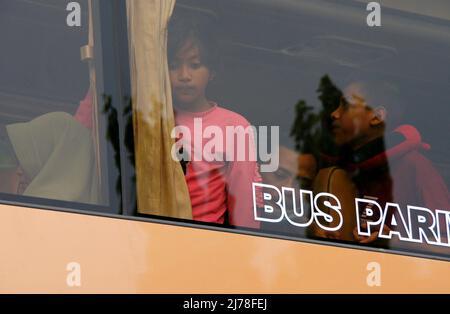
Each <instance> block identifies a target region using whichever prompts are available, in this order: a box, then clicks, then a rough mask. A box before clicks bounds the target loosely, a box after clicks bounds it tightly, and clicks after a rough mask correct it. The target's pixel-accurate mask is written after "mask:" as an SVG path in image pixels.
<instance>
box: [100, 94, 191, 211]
mask: <svg viewBox="0 0 450 314" xmlns="http://www.w3.org/2000/svg"><path fill="white" fill-rule="evenodd" d="M103 98H104V107H103V113H104V114H106V116H107V124H108V125H107V129H106V138H107V140H108V141H109V142H110V143H111V146H112V148H113V150H114V163H115V166H116V168H117V169H118V172H119V176H118V178H117V181H116V191H117V193H118V195H122V196H123V193H121V191H122V183H121V182H122V175H124V176H126V177H130V179H129V183H127V182H125V184H126V185H125V187H124V188H126V189H127V191H126V195H128V198H129V199H128V200H125V204H126V206H127V207H128V208H132V209H133V212H134V214H137V203H136V170H135V169H136V161H135V150H134V128H133V108H132V102H131V99H130V98H129V97H127V98H126V99H124V103H126V104H127V105H126V106H125V107H124V109H123V113H122V117H123V120H122V121H123V122H124V124H125V125H124V129H125V131H124V147H125V149H126V154H127V159H128V162H126V165H125V169H126V173H125V174H122V171H121V170H122V168H121V165H120V140H119V138H120V137H119V134H120V133H119V120H118V118H119V117H118V113H117V109H116V108H114V106H112V103H111V101H112V100H111V97H110V96H107V95H105V96H104V97H103ZM179 153H180V155H183V151H182V148H181V149H180V152H179ZM180 163H181V166H182V169H183V172H184V173H185V174H186V167H187V163H188V162H187V161H184V160H181V162H180ZM120 202H121V204H120V208H122V205H123V202H124V200H123V199H121V201H120Z"/></svg>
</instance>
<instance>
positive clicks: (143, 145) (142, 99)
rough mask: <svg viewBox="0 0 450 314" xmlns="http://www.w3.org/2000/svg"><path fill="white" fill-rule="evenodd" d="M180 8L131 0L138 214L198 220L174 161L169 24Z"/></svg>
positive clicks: (156, 0) (162, 1)
mask: <svg viewBox="0 0 450 314" xmlns="http://www.w3.org/2000/svg"><path fill="white" fill-rule="evenodd" d="M174 6H175V0H127V14H128V33H129V45H130V62H131V64H130V68H131V83H132V103H133V128H134V140H135V151H136V180H137V182H136V185H137V199H138V212H139V213H144V214H152V215H161V216H167V217H175V218H185V219H192V209H191V203H190V198H189V192H188V188H187V185H186V181H185V179H184V174H183V171H182V168H181V166H180V164H179V162H178V161H175V160H173V159H172V157H171V149H172V145H173V144H174V140H173V139H172V138H171V137H170V133H171V131H172V129H173V128H174V126H175V118H174V114H173V107H172V94H171V90H170V79H169V70H168V65H167V24H168V21H169V19H170V16H171V14H172V12H173V9H174Z"/></svg>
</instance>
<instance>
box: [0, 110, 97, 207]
mask: <svg viewBox="0 0 450 314" xmlns="http://www.w3.org/2000/svg"><path fill="white" fill-rule="evenodd" d="M6 134H7V137H5V136H3V141H2V142H3V168H2V169H0V170H1V171H2V172H3V174H4V175H5V173H6V175H9V177H10V183H9V186H8V188H9V191H8V189H7V188H5V187H4V190H7V191H6V192H16V193H20V194H23V195H25V196H33V197H39V198H46V199H54V200H62V201H72V202H80V203H90V204H97V203H99V191H98V178H97V174H96V167H95V154H94V147H93V143H92V137H91V132H90V131H89V129H87V128H86V127H84V126H83V125H82V124H81V123H80V122H78V121H77V120H76V119H75V118H74V117H73V116H71V115H70V114H68V113H64V112H53V113H48V114H45V115H42V116H40V117H38V118H36V119H34V120H32V121H30V122H24V123H16V124H11V125H8V126H6ZM5 139H6V140H8V141H9V142H10V144H8V143H7V141H6V140H5ZM11 151H13V153H14V154H12V153H11ZM0 159H1V158H0ZM1 166H2V164H1V160H0V167H1ZM14 190H15V191H14Z"/></svg>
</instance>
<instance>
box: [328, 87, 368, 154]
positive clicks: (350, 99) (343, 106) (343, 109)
mask: <svg viewBox="0 0 450 314" xmlns="http://www.w3.org/2000/svg"><path fill="white" fill-rule="evenodd" d="M331 118H332V120H333V122H332V132H333V135H334V140H335V142H336V144H337V145H338V146H341V145H345V144H346V145H350V146H351V147H354V148H357V147H358V146H359V145H360V144H361V143H360V142H361V141H363V139H364V138H365V137H366V136H367V133H368V130H369V129H370V120H371V118H372V110H371V108H370V107H368V106H367V99H366V97H365V95H364V92H363V89H362V87H361V85H360V84H358V83H353V84H350V85H349V86H348V87H347V88H346V89H345V90H344V96H343V97H342V98H341V102H340V104H339V107H338V108H337V109H336V110H335V111H333V113H332V114H331Z"/></svg>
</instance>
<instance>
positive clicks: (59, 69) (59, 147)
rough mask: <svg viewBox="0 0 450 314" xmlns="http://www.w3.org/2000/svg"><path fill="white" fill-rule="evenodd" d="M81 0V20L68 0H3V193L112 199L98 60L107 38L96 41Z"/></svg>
mask: <svg viewBox="0 0 450 314" xmlns="http://www.w3.org/2000/svg"><path fill="white" fill-rule="evenodd" d="M77 3H79V4H80V7H79V9H80V10H81V11H80V18H81V19H80V20H79V24H78V22H77V21H76V20H74V21H72V22H74V23H76V24H77V25H72V24H70V23H69V22H70V21H69V18H67V21H66V17H67V16H68V14H69V11H67V10H66V6H67V3H65V2H61V1H53V0H39V1H38V0H32V1H22V0H18V1H2V2H1V4H0V38H1V41H2V48H1V49H0V68H1V71H0V176H1V180H0V182H1V183H0V192H1V193H2V194H1V195H2V196H1V199H2V200H6V201H18V202H25V203H38V204H44V203H45V204H53V205H57V206H63V207H66V206H68V207H73V206H72V205H69V203H68V202H71V203H82V204H91V205H102V206H105V205H106V206H109V205H110V192H111V191H110V188H109V181H110V179H109V174H108V172H109V171H110V169H109V167H108V164H109V165H111V163H110V162H109V159H110V157H109V156H108V155H109V154H108V149H107V144H106V136H105V133H106V131H105V129H104V128H105V127H106V125H105V123H104V120H105V119H104V116H103V114H102V111H103V110H104V111H105V112H107V109H108V108H107V107H106V104H107V102H105V106H103V99H102V97H100V96H101V95H102V93H103V92H102V77H101V73H97V72H98V71H97V67H98V64H99V63H100V62H97V63H96V61H98V60H94V59H93V55H94V53H93V51H94V44H96V45H97V47H98V45H101V44H100V38H98V43H94V41H93V35H92V34H93V33H92V29H93V27H94V26H93V24H92V21H89V18H88V17H89V13H90V12H91V13H92V10H91V8H89V6H88V1H79V2H77ZM69 24H70V25H69ZM90 28H91V33H90V31H89V29H90ZM80 51H81V53H80ZM99 51H101V50H99ZM96 73H97V77H96V75H95V74H96ZM100 99H102V101H100V102H99V103H100V105H96V103H97V100H100ZM105 99H107V97H106V98H105ZM102 106H103V107H104V108H102ZM114 183H115V182H114ZM112 192H114V190H113V191H112ZM119 192H120V191H119ZM46 200H51V201H57V202H58V201H59V203H54V202H53V203H52V202H47V201H46ZM76 208H80V206H77V207H76Z"/></svg>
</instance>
